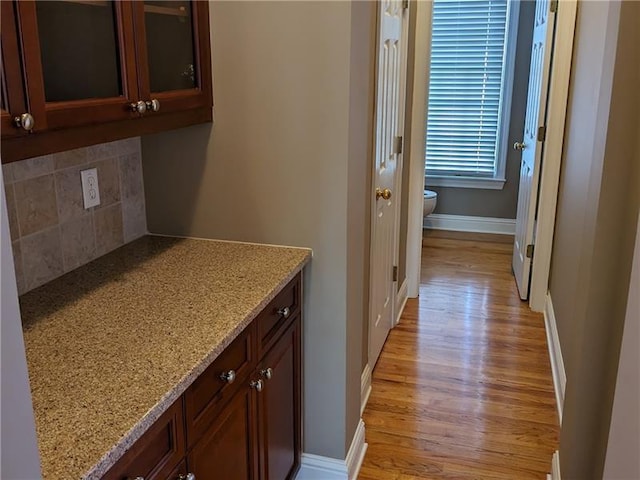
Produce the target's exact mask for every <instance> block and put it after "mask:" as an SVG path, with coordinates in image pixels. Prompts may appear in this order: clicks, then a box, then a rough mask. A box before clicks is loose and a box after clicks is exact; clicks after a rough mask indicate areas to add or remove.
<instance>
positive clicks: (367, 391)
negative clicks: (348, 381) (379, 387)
mask: <svg viewBox="0 0 640 480" xmlns="http://www.w3.org/2000/svg"><path fill="white" fill-rule="evenodd" d="M369 395H371V367H370V366H369V364H368V363H367V364H366V365H365V366H364V369H363V370H362V375H360V415H362V413H363V412H364V409H365V408H366V406H367V402H368V401H369Z"/></svg>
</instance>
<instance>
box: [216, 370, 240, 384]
mask: <svg viewBox="0 0 640 480" xmlns="http://www.w3.org/2000/svg"><path fill="white" fill-rule="evenodd" d="M220 380H224V381H225V382H227V383H233V382H235V380H236V371H235V370H229V371H228V372H224V373H221V374H220Z"/></svg>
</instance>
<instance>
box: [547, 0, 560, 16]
mask: <svg viewBox="0 0 640 480" xmlns="http://www.w3.org/2000/svg"><path fill="white" fill-rule="evenodd" d="M549 10H550V11H551V13H556V12H557V11H558V0H551V2H549Z"/></svg>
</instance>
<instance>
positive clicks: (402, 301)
mask: <svg viewBox="0 0 640 480" xmlns="http://www.w3.org/2000/svg"><path fill="white" fill-rule="evenodd" d="M408 288H409V282H407V279H406V278H405V279H404V280H403V282H402V285H400V288H399V289H398V294H397V295H396V310H395V312H396V315H395V319H394V322H393V326H394V327H395V326H396V325H398V324H399V323H400V317H401V316H402V312H403V311H404V307H405V305H406V304H407V299H408V298H409V296H408V294H407V292H408Z"/></svg>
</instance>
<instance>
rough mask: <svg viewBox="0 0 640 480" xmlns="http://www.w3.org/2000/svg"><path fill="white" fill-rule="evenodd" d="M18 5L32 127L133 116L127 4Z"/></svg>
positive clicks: (41, 1)
mask: <svg viewBox="0 0 640 480" xmlns="http://www.w3.org/2000/svg"><path fill="white" fill-rule="evenodd" d="M2 3H5V2H4V1H3V2H2ZM16 8H17V12H18V19H19V23H20V26H21V30H22V32H21V33H22V48H23V56H24V65H25V70H26V78H27V79H28V93H29V94H28V100H29V102H28V103H29V106H30V108H31V110H33V111H32V114H33V116H34V118H35V120H36V121H35V128H34V130H36V131H37V130H39V129H43V128H47V129H55V128H61V127H70V126H75V125H86V124H90V123H97V122H105V121H112V120H121V119H126V118H130V117H135V116H136V115H138V112H136V111H135V110H134V109H133V108H132V107H131V104H132V103H134V102H136V101H138V100H139V98H138V96H139V92H138V85H137V78H136V59H135V48H134V31H133V15H132V3H131V2H128V1H113V0H61V1H56V0H38V1H30V0H27V1H24V0H23V1H19V2H16Z"/></svg>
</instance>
